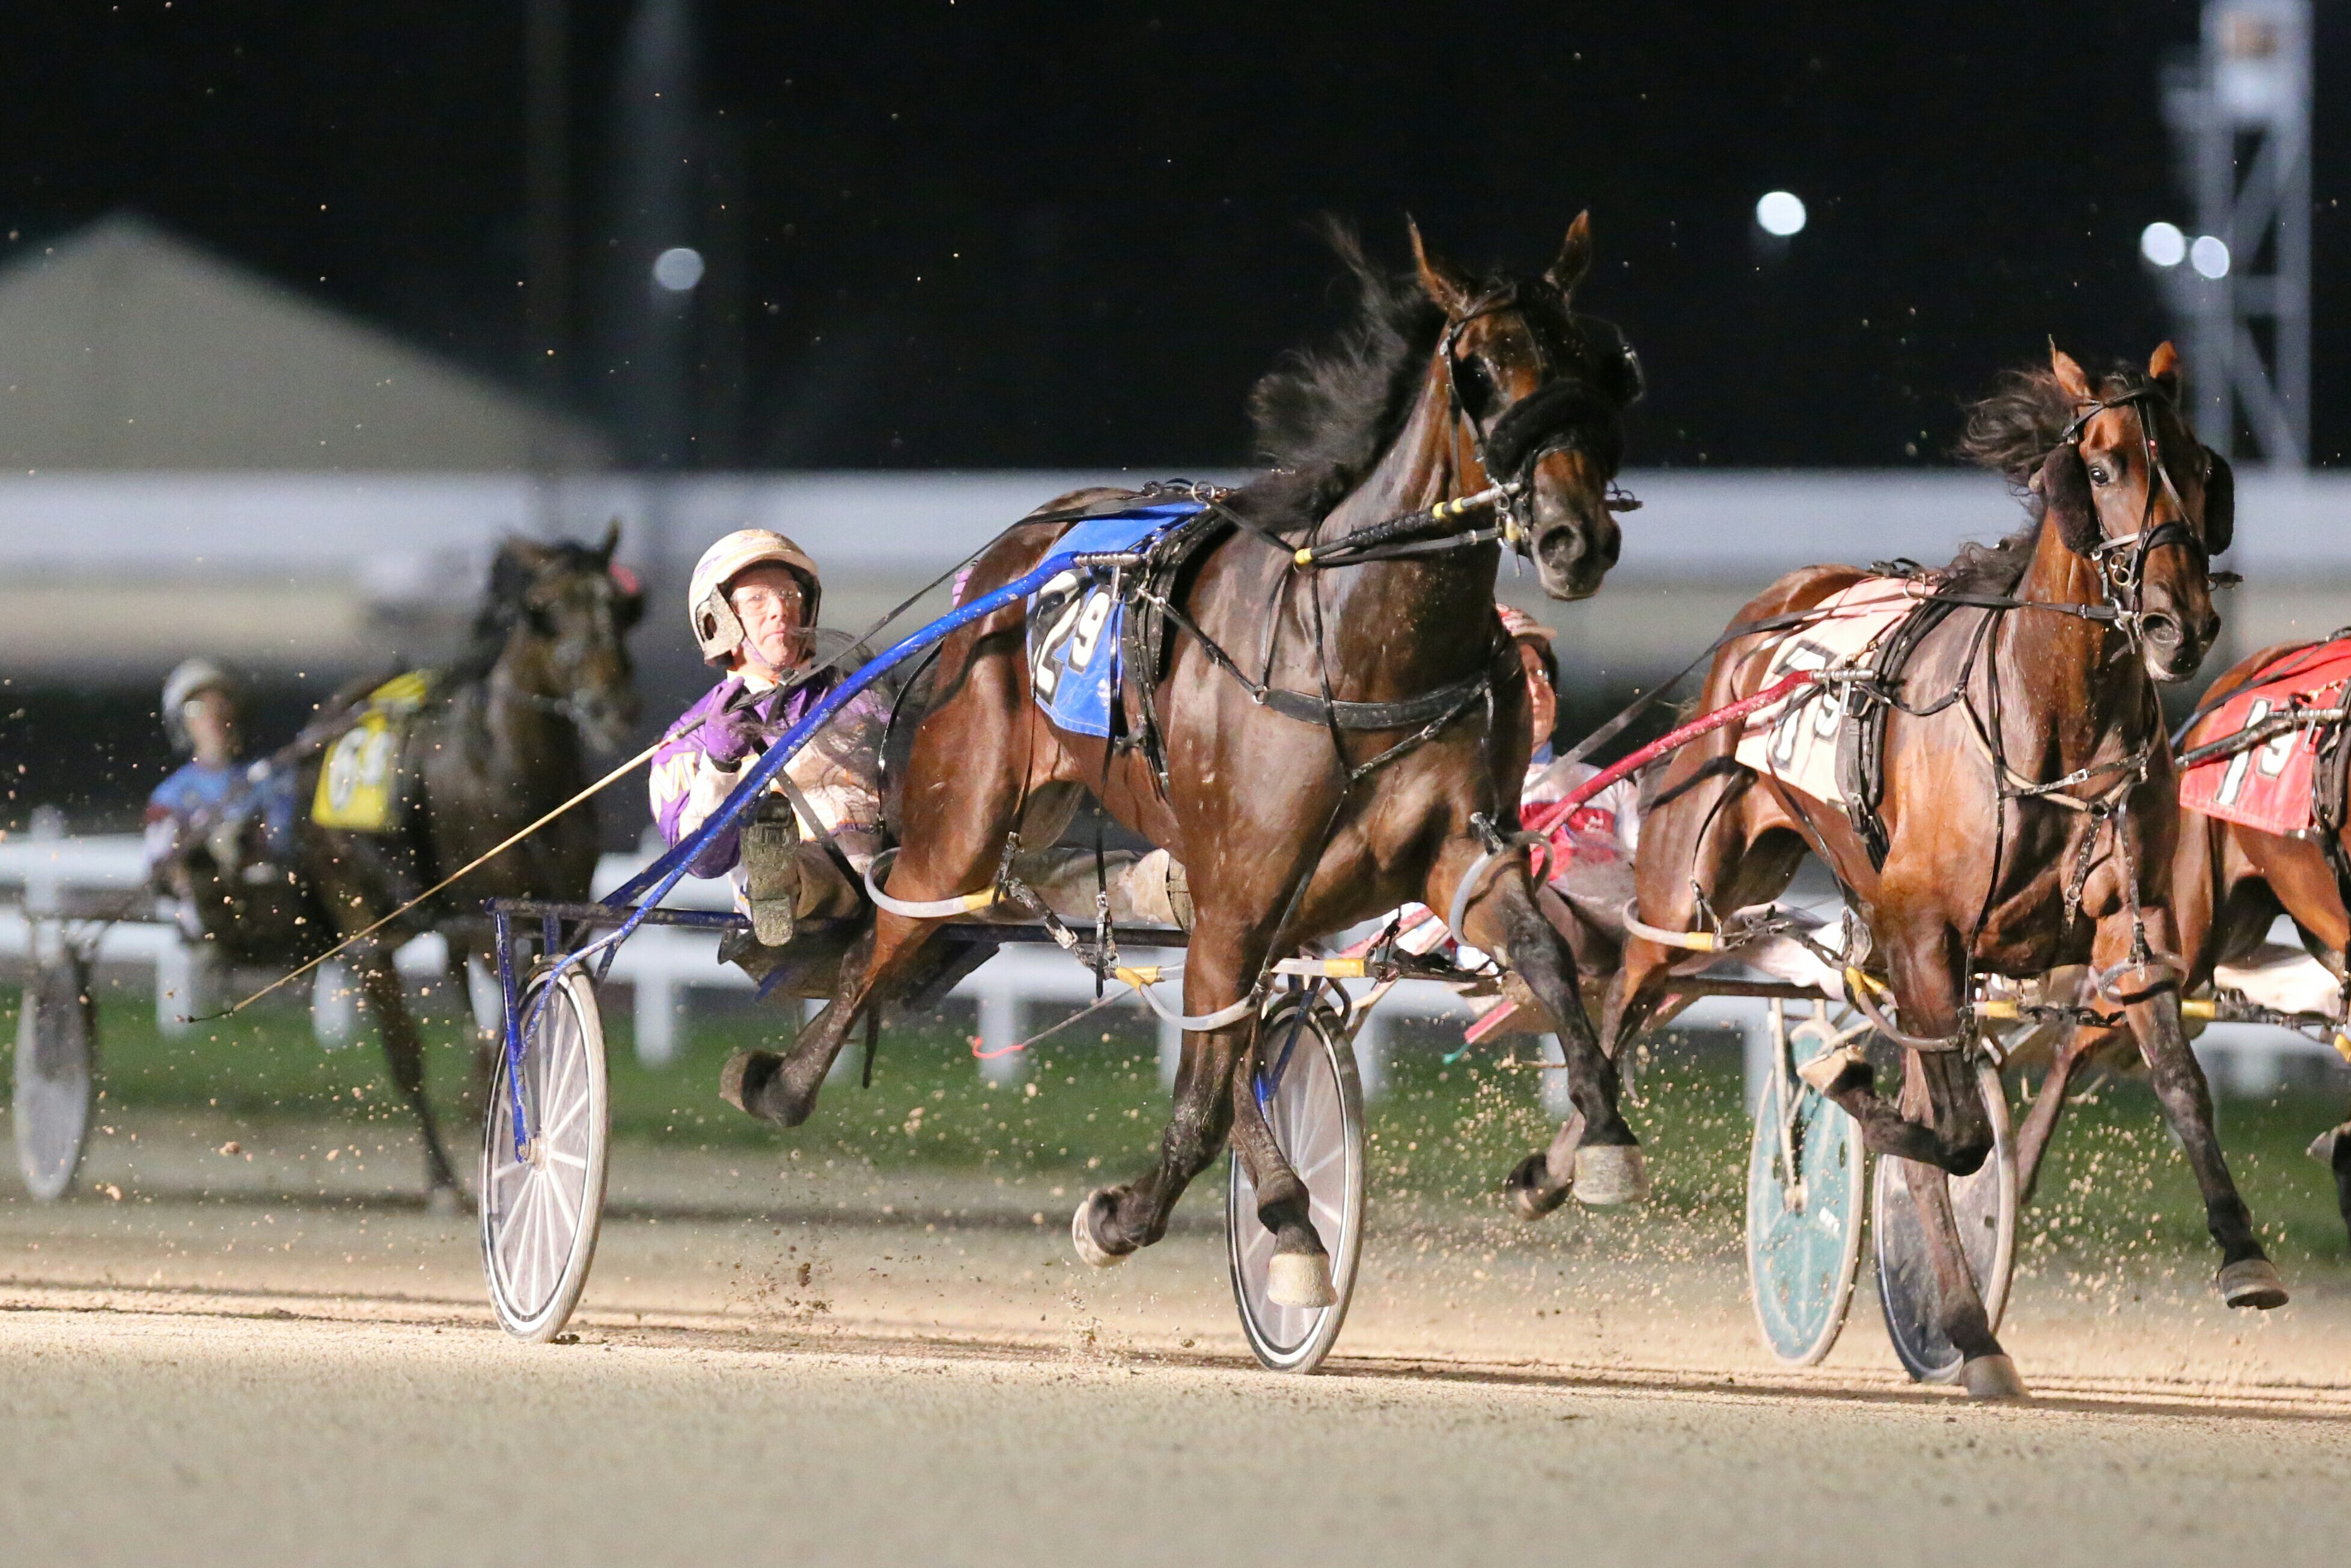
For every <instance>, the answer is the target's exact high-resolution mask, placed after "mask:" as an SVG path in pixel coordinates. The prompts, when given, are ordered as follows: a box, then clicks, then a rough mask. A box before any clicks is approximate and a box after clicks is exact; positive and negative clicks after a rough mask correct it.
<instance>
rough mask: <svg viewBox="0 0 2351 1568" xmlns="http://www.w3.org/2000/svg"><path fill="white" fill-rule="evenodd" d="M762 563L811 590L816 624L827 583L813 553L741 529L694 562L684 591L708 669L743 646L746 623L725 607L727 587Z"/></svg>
mask: <svg viewBox="0 0 2351 1568" xmlns="http://www.w3.org/2000/svg"><path fill="white" fill-rule="evenodd" d="M762 561H774V562H776V563H777V564H778V565H780V566H788V567H789V568H791V570H793V571H794V572H796V573H798V574H799V577H800V579H801V580H803V581H804V582H806V583H807V585H808V614H807V617H806V619H805V621H804V622H803V624H805V625H807V626H811V627H812V626H814V625H815V624H816V612H817V605H818V603H819V602H820V601H821V600H822V598H823V596H824V581H823V579H822V578H821V577H820V576H819V575H818V573H817V570H816V562H815V561H814V560H812V559H810V557H809V553H808V552H807V551H806V550H804V549H800V547H799V546H798V545H796V544H794V543H792V541H791V540H789V539H788V538H785V537H784V536H783V535H781V534H779V533H778V532H776V531H775V530H774V529H773V528H738V529H737V530H736V531H735V532H734V533H731V534H728V535H727V536H726V538H723V539H720V540H719V541H718V542H717V543H716V544H715V545H712V546H711V547H710V548H709V549H706V550H704V551H703V552H702V559H700V560H698V561H696V562H695V563H694V580H693V582H692V583H690V584H689V585H688V586H687V588H686V591H685V605H686V614H687V616H688V617H689V618H690V619H691V620H692V622H693V623H694V641H695V646H697V647H699V648H700V649H701V650H702V662H703V663H704V664H725V663H726V659H727V657H728V656H729V655H730V654H732V653H734V652H735V650H736V649H737V648H739V647H741V646H742V644H743V623H742V622H740V621H738V620H737V619H736V618H735V611H734V607H733V606H731V605H729V604H728V603H727V602H726V585H727V584H728V583H730V582H732V581H733V580H735V579H736V578H737V577H739V576H741V575H742V574H743V573H744V572H745V571H747V570H749V569H750V568H752V567H755V566H758V565H759V564H760V563H761V562H762Z"/></svg>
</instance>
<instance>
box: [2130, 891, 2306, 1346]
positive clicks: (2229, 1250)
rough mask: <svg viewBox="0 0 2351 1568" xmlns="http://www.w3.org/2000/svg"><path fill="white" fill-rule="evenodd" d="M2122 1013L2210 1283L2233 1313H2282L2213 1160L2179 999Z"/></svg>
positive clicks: (2207, 1116)
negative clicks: (2199, 1204)
mask: <svg viewBox="0 0 2351 1568" xmlns="http://www.w3.org/2000/svg"><path fill="white" fill-rule="evenodd" d="M2102 935H2103V933H2102ZM2127 1010H2128V1012H2129V1015H2130V1023H2131V1031H2132V1032H2133V1033H2134V1034H2136V1035H2137V1036H2138V1049H2139V1054H2140V1056H2142V1057H2144V1058H2145V1059H2146V1061H2147V1071H2148V1073H2149V1074H2150V1076H2151V1077H2152V1078H2153V1080H2154V1083H2155V1094H2156V1098H2157V1100H2158V1101H2159V1102H2160V1103H2162V1105H2163V1119H2164V1120H2165V1121H2166V1122H2168V1123H2169V1124H2170V1126H2171V1131H2172V1134H2173V1135H2174V1136H2175V1137H2177V1138H2178V1139H2179V1146H2180V1150H2181V1152H2182V1153H2184V1154H2186V1155H2187V1156H2188V1167H2189V1170H2191V1171H2193V1172H2195V1174H2196V1186H2197V1188H2198V1190H2199V1192H2201V1193H2202V1195H2203V1197H2204V1225H2205V1228H2206V1229H2207V1230H2209V1231H2210V1233H2211V1237H2212V1239H2213V1241H2214V1242H2216V1243H2217V1244H2218V1245H2219V1246H2220V1274H2219V1276H2218V1278H2217V1279H2216V1280H2215V1281H2214V1283H2215V1286H2216V1288H2217V1289H2218V1290H2219V1291H2220V1299H2221V1300H2222V1301H2226V1302H2227V1303H2228V1304H2229V1305H2231V1306H2232V1307H2258V1308H2261V1309H2263V1310H2267V1309H2269V1308H2271V1307H2282V1306H2283V1305H2285V1302H2286V1289H2285V1281H2283V1280H2282V1279H2280V1278H2279V1277H2278V1271H2277V1267H2276V1265H2274V1264H2273V1263H2272V1262H2271V1261H2270V1260H2269V1255H2268V1253H2266V1252H2264V1251H2263V1250H2262V1244H2261V1240H2260V1239H2259V1238H2258V1237H2256V1236H2255V1235H2254V1234H2253V1219H2252V1212H2251V1211H2250V1210H2249V1209H2247V1208H2246V1207H2245V1200H2244V1199H2243V1198H2242V1197H2239V1196H2238V1194H2237V1184H2236V1182H2235V1181H2234V1180H2233V1179H2232V1178H2231V1176H2230V1175H2229V1162H2228V1161H2227V1159H2225V1158H2224V1157H2223V1156H2222V1155H2221V1153H2220V1136H2219V1134H2217V1133H2215V1132H2214V1130H2213V1126H2212V1091H2211V1088H2210V1085H2209V1084H2208V1083H2206V1082H2205V1081H2204V1070H2203V1068H2202V1067H2200V1066H2199V1065H2198V1064H2197V1061H2196V1053H2195V1051H2193V1050H2191V1049H2190V1048H2189V1044H2188V1030H2187V1029H2186V1028H2185V1027H2184V1026H2183V1025H2182V1024H2181V1022H2180V1019H2179V992H2178V991H2177V990H2172V989H2166V990H2163V991H2159V992H2158V993H2157V994H2156V995H2155V996H2153V997H2150V998H2147V1000H2145V1001H2142V1002H2136V1003H2133V1004H2132V1005H2131V1006H2130V1007H2129V1009H2127Z"/></svg>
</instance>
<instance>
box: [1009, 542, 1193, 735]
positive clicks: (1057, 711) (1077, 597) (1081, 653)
mask: <svg viewBox="0 0 2351 1568" xmlns="http://www.w3.org/2000/svg"><path fill="white" fill-rule="evenodd" d="M1201 510H1202V507H1201V506H1200V503H1198V502H1197V501H1173V502H1166V503H1163V504H1159V505H1155V506H1149V507H1137V508H1135V509H1134V510H1133V511H1128V512H1118V513H1114V514H1113V515H1112V516H1109V517H1088V518H1086V519H1085V520H1084V521H1083V522H1081V523H1079V524H1078V525H1077V526H1076V527H1074V528H1071V529H1070V531H1069V532H1068V533H1065V534H1063V535H1062V536H1061V538H1059V539H1057V540H1055V541H1054V544H1053V553H1054V554H1056V555H1094V554H1102V555H1111V554H1117V553H1120V552H1123V551H1127V550H1137V549H1142V548H1143V547H1144V546H1145V545H1147V544H1149V543H1150V542H1151V541H1152V540H1154V539H1155V538H1158V537H1159V536H1160V535H1162V534H1164V533H1165V532H1166V531H1167V530H1168V529H1169V528H1174V527H1175V525H1176V524H1178V523H1180V522H1183V521H1185V520H1186V518H1189V517H1196V516H1197V515H1198V514H1199V513H1200V511H1201ZM1111 576H1112V572H1111V569H1110V568H1108V567H1071V569H1070V570H1067V571H1064V572H1062V573H1061V574H1060V575H1059V576H1057V577H1054V578H1052V579H1051V580H1049V581H1047V583H1046V584H1045V586H1044V587H1042V588H1040V589H1039V590H1038V591H1036V593H1035V594H1033V595H1032V596H1030V598H1029V686H1030V688H1031V689H1032V690H1033V691H1035V693H1036V694H1037V706H1039V707H1040V708H1042V709H1044V710H1045V716H1046V717H1047V718H1049V719H1051V720H1052V721H1053V723H1054V724H1055V725H1056V726H1058V727H1061V728H1062V729H1065V730H1069V731H1071V733H1073V734H1077V735H1098V736H1102V737H1108V736H1109V735H1110V732H1111V705H1112V704H1113V703H1114V702H1116V701H1117V700H1118V690H1119V674H1120V672H1119V652H1118V650H1119V632H1120V629H1121V626H1122V623H1123V621H1124V618H1125V614H1126V607H1125V606H1124V605H1123V604H1121V603H1120V602H1119V601H1118V595H1117V594H1116V593H1114V592H1113V585H1112V582H1111Z"/></svg>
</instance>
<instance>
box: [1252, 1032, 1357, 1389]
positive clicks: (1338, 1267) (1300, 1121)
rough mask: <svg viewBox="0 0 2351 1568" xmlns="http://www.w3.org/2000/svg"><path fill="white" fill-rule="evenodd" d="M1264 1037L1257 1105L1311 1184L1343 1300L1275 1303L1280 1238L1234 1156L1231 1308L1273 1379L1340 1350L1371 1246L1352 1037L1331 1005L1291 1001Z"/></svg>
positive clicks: (1316, 1221) (1276, 1138)
mask: <svg viewBox="0 0 2351 1568" xmlns="http://www.w3.org/2000/svg"><path fill="white" fill-rule="evenodd" d="M1258 1040H1259V1048H1258V1051H1259V1060H1260V1061H1262V1062H1263V1063H1264V1064H1265V1065H1264V1068H1263V1070H1262V1071H1259V1074H1258V1077H1257V1082H1256V1085H1255V1088H1256V1092H1257V1096H1258V1103H1259V1105H1261V1106H1263V1107H1264V1109H1265V1119H1266V1123H1267V1124H1268V1125H1269V1126H1270V1127H1271V1128H1272V1129H1273V1139H1274V1142H1275V1143H1276V1144H1277V1145H1280V1148H1281V1152H1282V1154H1283V1155H1284V1156H1285V1157H1286V1158H1287V1159H1288V1160H1289V1161H1290V1167H1291V1168H1292V1169H1293V1170H1295V1171H1297V1173H1298V1176H1299V1179H1300V1180H1301V1181H1303V1182H1304V1183H1305V1184H1306V1191H1307V1194H1308V1197H1309V1200H1310V1208H1311V1213H1312V1215H1313V1218H1314V1229H1315V1232H1316V1234H1317V1235H1319V1236H1321V1237H1322V1244H1323V1246H1324V1247H1326V1248H1328V1249H1330V1254H1331V1282H1332V1285H1333V1286H1334V1287H1336V1289H1337V1291H1338V1296H1339V1299H1338V1301H1336V1302H1335V1303H1333V1304H1332V1305H1331V1306H1327V1307H1287V1306H1282V1305H1280V1303H1278V1302H1276V1301H1273V1300H1272V1299H1271V1297H1270V1293H1269V1288H1268V1285H1269V1281H1268V1279H1267V1275H1268V1271H1269V1269H1270V1266H1271V1264H1272V1261H1273V1232H1272V1231H1270V1230H1268V1229H1267V1228H1265V1226H1264V1225H1263V1224H1262V1223H1260V1222H1259V1219H1258V1217H1257V1184H1256V1183H1254V1182H1252V1181H1251V1180H1250V1179H1249V1166H1248V1162H1246V1161H1245V1160H1243V1159H1242V1158H1241V1157H1240V1154H1239V1152H1238V1150H1236V1151H1235V1152H1234V1154H1233V1155H1232V1176H1231V1179H1230V1180H1229V1181H1228V1183H1227V1184H1226V1186H1225V1238H1226V1247H1225V1250H1226V1256H1227V1258H1228V1260H1229V1261H1230V1263H1231V1266H1232V1275H1233V1301H1234V1304H1235V1305H1237V1306H1238V1307H1239V1308H1240V1314H1241V1332H1242V1333H1244V1334H1246V1335H1247V1336H1248V1337H1249V1349H1250V1351H1251V1352H1252V1353H1254V1354H1256V1356H1257V1358H1258V1360H1259V1362H1260V1363H1261V1364H1264V1365H1265V1366H1267V1367H1270V1368H1271V1369H1272V1370H1273V1371H1275V1372H1311V1371H1313V1370H1314V1369H1315V1368H1316V1367H1318V1366H1320V1365H1322V1358H1323V1357H1325V1356H1327V1355H1329V1354H1331V1347H1332V1345H1333V1344H1335V1343H1338V1339H1339V1327H1340V1324H1341V1323H1343V1322H1345V1321H1346V1316H1347V1301H1348V1299H1349V1298H1350V1297H1351V1296H1353V1293H1354V1290H1355V1260H1356V1259H1357V1257H1358V1256H1359V1255H1360V1254H1361V1253H1362V1251H1363V1247H1364V1090H1363V1084H1362V1082H1360V1081H1359V1080H1358V1079H1357V1078H1356V1076H1355V1050H1354V1045H1353V1040H1352V1039H1351V1038H1350V1036H1349V1035H1348V1033H1347V1031H1346V1030H1345V1029H1344V1027H1343V1024H1342V1023H1341V1021H1340V1020H1339V1019H1337V1018H1336V1017H1334V1016H1333V1015H1332V1012H1331V1011H1330V1010H1329V1009H1328V1007H1327V1006H1316V1005H1313V1004H1312V1003H1311V1002H1309V1001H1308V1000H1307V999H1306V998H1304V997H1303V996H1298V997H1297V998H1296V999H1295V1000H1293V999H1291V996H1290V995H1285V996H1284V997H1283V998H1281V999H1280V1000H1279V1001H1277V1002H1276V1003H1275V1006H1274V1009H1273V1011H1272V1012H1270V1014H1268V1015H1267V1017H1266V1019H1265V1020H1264V1022H1263V1023H1261V1024H1260V1025H1259V1030H1258Z"/></svg>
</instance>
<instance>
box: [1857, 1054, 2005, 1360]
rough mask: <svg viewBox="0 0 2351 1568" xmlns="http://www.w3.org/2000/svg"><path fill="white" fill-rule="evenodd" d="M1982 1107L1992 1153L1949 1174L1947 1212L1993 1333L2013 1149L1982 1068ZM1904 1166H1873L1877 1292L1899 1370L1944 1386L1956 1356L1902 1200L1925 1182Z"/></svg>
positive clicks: (1999, 1097) (1995, 1079)
mask: <svg viewBox="0 0 2351 1568" xmlns="http://www.w3.org/2000/svg"><path fill="white" fill-rule="evenodd" d="M1977 1079H1978V1082H1979V1083H1980V1085H1981V1088H1982V1091H1983V1097H1984V1109H1985V1111H1986V1112H1988V1113H1990V1114H1991V1132H1992V1152H1991V1158H1989V1159H1987V1160H1985V1161H1984V1163H1983V1166H1982V1168H1981V1169H1980V1170H1978V1171H1977V1172H1976V1174H1975V1175H1973V1176H1953V1177H1951V1178H1950V1182H1951V1212H1952V1214H1953V1215H1954V1217H1955V1218H1957V1219H1958V1220H1959V1242H1960V1245H1961V1246H1962V1247H1963V1248H1964V1249H1966V1251H1967V1255H1968V1269H1969V1271H1970V1273H1972V1274H1973V1275H1974V1276H1975V1281H1976V1289H1977V1290H1978V1291H1981V1292H1982V1294H1983V1304H1984V1312H1985V1314H1986V1315H1987V1316H1988V1317H1989V1319H1990V1320H1991V1326H1992V1328H1993V1329H1994V1330H1995V1331H1997V1330H1998V1329H1999V1327H2000V1319H2001V1312H2003V1311H2004V1310H2006V1308H2007V1306H2008V1283H2009V1277H2010V1275H2011V1272H2012V1271H2013V1270H2014V1268H2015V1265H2016V1145H2015V1144H2014V1142H2013V1141H2012V1140H2011V1137H2010V1134H2009V1126H2008V1095H2007V1093H2006V1092H2004V1091H2003V1090H2002V1089H2001V1082H2000V1070H1999V1069H1998V1068H1996V1067H1994V1066H1992V1065H1991V1063H1989V1062H1986V1063H1984V1064H1982V1066H1981V1067H1980V1069H1979V1071H1978V1075H1977ZM1933 1174H1934V1173H1933V1171H1931V1170H1930V1169H1928V1167H1926V1166H1913V1165H1912V1164H1910V1163H1909V1162H1908V1161H1907V1160H1896V1159H1884V1160H1880V1161H1878V1162H1877V1181H1876V1191H1875V1195H1874V1197H1875V1202H1874V1203H1873V1205H1872V1209H1871V1217H1870V1223H1871V1226H1872V1228H1873V1229H1874V1231H1875V1233H1876V1251H1877V1294H1878V1299H1879V1301H1881V1302H1882V1303H1883V1305H1884V1306H1885V1309H1886V1337H1887V1338H1888V1339H1890V1340H1892V1341H1893V1342H1894V1354H1896V1356H1898V1357H1900V1358H1901V1362H1902V1366H1903V1369H1904V1370H1905V1371H1907V1372H1908V1373H1909V1374H1910V1375H1911V1376H1912V1377H1914V1378H1917V1380H1918V1381H1920V1382H1921V1383H1949V1382H1950V1381H1951V1380H1952V1379H1954V1378H1956V1377H1957V1376H1959V1367H1960V1364H1961V1362H1962V1360H1963V1359H1964V1358H1963V1357H1961V1356H1960V1354H1959V1351H1958V1350H1957V1349H1956V1348H1954V1347H1953V1345H1952V1343H1951V1342H1950V1341H1949V1340H1948V1339H1946V1338H1944V1337H1943V1331H1942V1328H1941V1326H1940V1324H1939V1322H1938V1318H1939V1317H1940V1315H1941V1314H1940V1313H1939V1312H1938V1310H1937V1308H1938V1291H1937V1290H1936V1288H1935V1271H1934V1264H1933V1262H1932V1260H1929V1258H1928V1254H1927V1239H1926V1236H1925V1233H1924V1231H1923V1229H1922V1228H1921V1227H1920V1225H1919V1222H1918V1210H1917V1204H1916V1202H1915V1201H1914V1200H1913V1199H1912V1197H1911V1195H1910V1179H1911V1177H1912V1176H1914V1175H1915V1176H1918V1177H1920V1178H1922V1179H1923V1178H1926V1177H1929V1176H1933Z"/></svg>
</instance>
